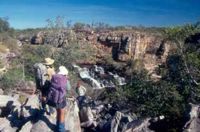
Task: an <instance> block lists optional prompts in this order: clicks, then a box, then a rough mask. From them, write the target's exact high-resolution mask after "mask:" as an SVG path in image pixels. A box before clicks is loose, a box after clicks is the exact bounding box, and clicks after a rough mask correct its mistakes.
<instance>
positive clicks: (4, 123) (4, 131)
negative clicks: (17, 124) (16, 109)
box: [0, 118, 17, 132]
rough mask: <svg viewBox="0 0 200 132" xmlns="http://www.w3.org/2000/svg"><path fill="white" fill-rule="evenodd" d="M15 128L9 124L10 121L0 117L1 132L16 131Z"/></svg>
mask: <svg viewBox="0 0 200 132" xmlns="http://www.w3.org/2000/svg"><path fill="white" fill-rule="evenodd" d="M16 130H17V128H12V127H11V126H10V121H9V120H8V119H6V118H0V131H1V132H16Z"/></svg>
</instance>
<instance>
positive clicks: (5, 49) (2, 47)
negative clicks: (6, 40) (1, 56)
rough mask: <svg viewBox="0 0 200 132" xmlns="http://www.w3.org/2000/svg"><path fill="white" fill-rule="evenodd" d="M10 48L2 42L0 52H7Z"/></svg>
mask: <svg viewBox="0 0 200 132" xmlns="http://www.w3.org/2000/svg"><path fill="white" fill-rule="evenodd" d="M7 51H8V48H7V47H6V46H5V45H2V44H0V53H6V52H7Z"/></svg>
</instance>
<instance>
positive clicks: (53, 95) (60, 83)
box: [47, 66, 69, 132]
mask: <svg viewBox="0 0 200 132" xmlns="http://www.w3.org/2000/svg"><path fill="white" fill-rule="evenodd" d="M68 83H69V78H68V70H67V68H66V67H65V66H60V67H59V72H58V73H57V74H54V75H53V76H52V79H51V86H50V89H49V93H48V101H47V104H48V105H50V106H52V107H54V108H56V111H57V121H56V129H57V131H58V132H64V131H65V124H64V122H65V107H66V105H67V102H66V93H67V89H68V88H67V87H69V84H68Z"/></svg>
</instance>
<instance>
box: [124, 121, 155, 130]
mask: <svg viewBox="0 0 200 132" xmlns="http://www.w3.org/2000/svg"><path fill="white" fill-rule="evenodd" d="M149 125H150V123H149V119H145V120H144V121H140V120H134V121H132V122H130V123H128V124H127V128H126V130H125V131H124V132H153V131H152V130H150V129H149V128H148V127H149Z"/></svg>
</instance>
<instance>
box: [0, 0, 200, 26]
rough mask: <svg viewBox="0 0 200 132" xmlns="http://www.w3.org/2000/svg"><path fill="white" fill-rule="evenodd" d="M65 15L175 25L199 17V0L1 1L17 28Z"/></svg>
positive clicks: (78, 18)
mask: <svg viewBox="0 0 200 132" xmlns="http://www.w3.org/2000/svg"><path fill="white" fill-rule="evenodd" d="M56 16H64V18H65V20H66V21H67V20H71V21H72V22H78V21H79V22H85V23H92V22H105V23H108V24H111V25H134V26H137V25H144V26H174V25H182V24H185V23H191V22H196V21H198V20H200V0H0V17H8V18H9V22H10V25H11V26H12V27H14V28H19V29H22V28H35V27H43V26H45V25H47V22H46V20H47V19H48V18H50V19H54V18H55V17H56Z"/></svg>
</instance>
